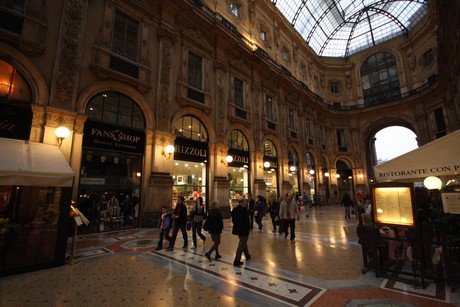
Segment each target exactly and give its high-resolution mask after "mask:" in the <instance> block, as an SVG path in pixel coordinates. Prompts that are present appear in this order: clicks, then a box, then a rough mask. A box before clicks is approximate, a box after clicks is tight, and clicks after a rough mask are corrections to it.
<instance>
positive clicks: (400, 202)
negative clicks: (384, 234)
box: [373, 183, 414, 227]
mask: <svg viewBox="0 0 460 307" xmlns="http://www.w3.org/2000/svg"><path fill="white" fill-rule="evenodd" d="M373 199H374V202H373V212H374V217H375V221H376V222H377V223H380V224H392V225H404V226H410V227H411V226H414V209H413V192H412V187H411V186H397V185H395V184H394V183H392V185H391V186H375V187H373Z"/></svg>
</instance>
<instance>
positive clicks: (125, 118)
mask: <svg viewBox="0 0 460 307" xmlns="http://www.w3.org/2000/svg"><path fill="white" fill-rule="evenodd" d="M86 115H88V117H89V118H92V119H95V120H100V121H103V122H106V123H110V124H115V125H120V126H125V127H131V128H137V129H144V128H145V120H144V116H143V115H142V112H141V110H140V109H139V107H138V106H137V104H136V103H135V102H134V101H133V100H132V99H131V98H129V97H128V96H126V95H123V94H120V93H118V92H111V91H108V92H102V93H99V94H97V95H95V96H93V97H92V98H91V100H90V101H89V103H88V105H87V107H86Z"/></svg>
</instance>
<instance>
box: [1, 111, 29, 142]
mask: <svg viewBox="0 0 460 307" xmlns="http://www.w3.org/2000/svg"><path fill="white" fill-rule="evenodd" d="M31 124H32V110H31V108H30V106H27V107H24V106H19V105H12V104H9V103H0V137H3V138H9V139H18V140H28V139H29V135H30V126H31Z"/></svg>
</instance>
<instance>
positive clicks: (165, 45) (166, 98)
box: [158, 40, 172, 130]
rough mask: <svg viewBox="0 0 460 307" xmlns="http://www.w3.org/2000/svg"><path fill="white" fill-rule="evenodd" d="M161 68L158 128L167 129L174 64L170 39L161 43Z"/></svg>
mask: <svg viewBox="0 0 460 307" xmlns="http://www.w3.org/2000/svg"><path fill="white" fill-rule="evenodd" d="M160 61H161V64H160V65H161V68H160V80H159V81H160V86H159V87H158V90H159V95H158V97H159V101H158V128H161V129H163V130H167V129H168V128H169V117H170V114H169V113H170V109H171V93H170V89H171V88H172V87H171V69H172V68H171V66H172V45H171V43H170V42H169V41H168V40H164V41H162V43H161V58H160Z"/></svg>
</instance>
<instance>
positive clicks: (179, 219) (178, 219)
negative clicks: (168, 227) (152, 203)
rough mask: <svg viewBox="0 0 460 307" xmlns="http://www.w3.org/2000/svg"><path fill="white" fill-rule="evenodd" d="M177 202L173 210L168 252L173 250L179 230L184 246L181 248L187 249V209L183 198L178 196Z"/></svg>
mask: <svg viewBox="0 0 460 307" xmlns="http://www.w3.org/2000/svg"><path fill="white" fill-rule="evenodd" d="M177 199H178V202H177V204H176V208H174V212H173V215H172V218H173V220H174V227H173V233H172V237H171V243H170V244H169V246H168V250H171V251H172V250H173V249H174V244H175V243H176V238H177V233H178V232H179V229H180V230H181V232H182V237H183V238H184V246H183V247H182V248H184V249H185V248H187V246H188V236H187V229H186V225H187V207H186V206H185V204H184V196H179V197H178V198H177Z"/></svg>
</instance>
